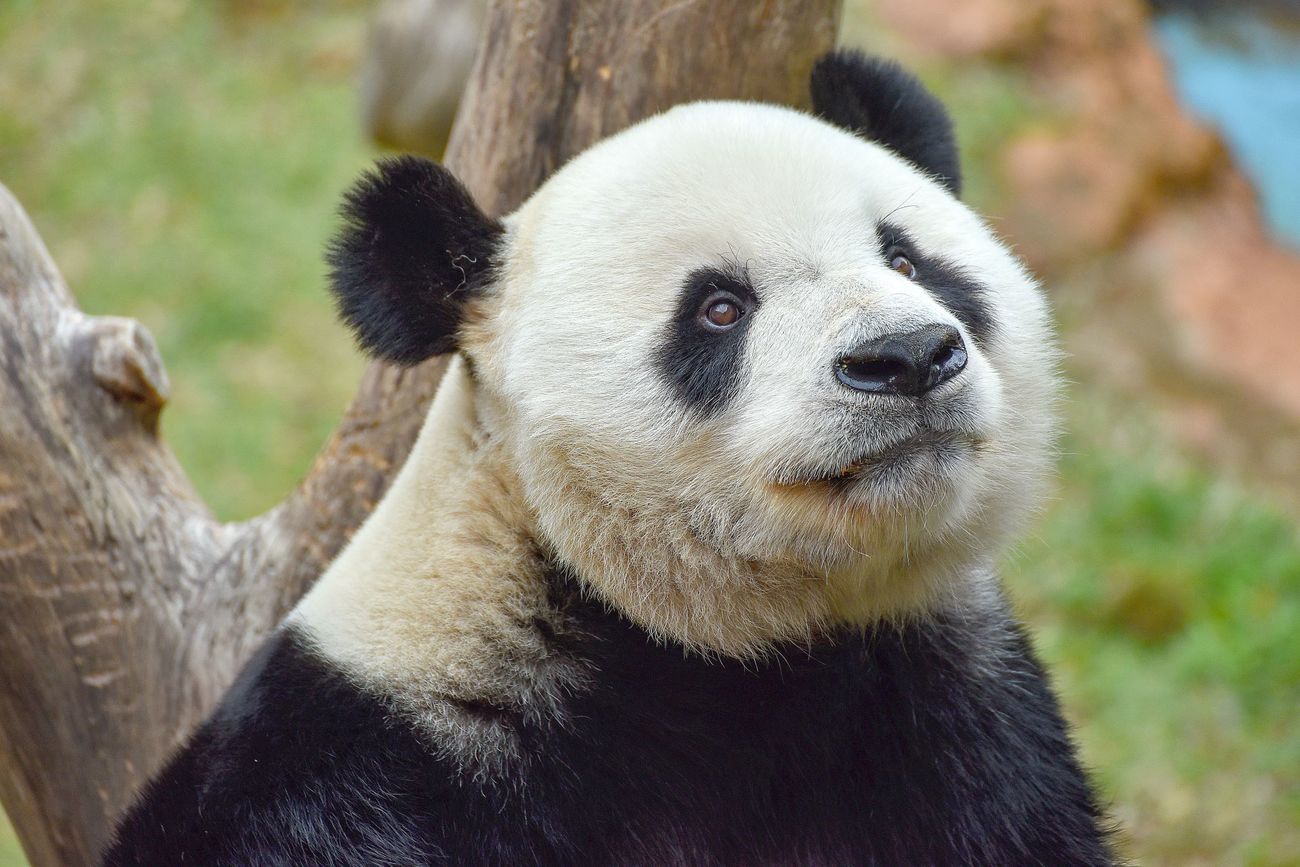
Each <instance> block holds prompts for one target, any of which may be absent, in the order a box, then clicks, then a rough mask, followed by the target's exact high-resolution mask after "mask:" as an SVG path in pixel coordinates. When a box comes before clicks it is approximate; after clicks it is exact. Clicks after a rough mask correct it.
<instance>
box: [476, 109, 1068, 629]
mask: <svg viewBox="0 0 1300 867" xmlns="http://www.w3.org/2000/svg"><path fill="white" fill-rule="evenodd" d="M885 218H888V219H889V220H890V221H891V222H893V223H895V224H898V225H901V226H902V227H904V228H905V229H906V230H907V231H908V233H909V234H910V235H911V236H912V237H913V238H915V239H916V241H917V242H918V243H919V244H920V245H921V246H922V247H923V248H924V249H925V251H926V252H928V253H934V254H937V255H940V256H942V257H944V258H946V259H948V260H951V261H954V262H956V263H958V264H959V265H961V267H963V268H964V269H966V270H967V271H969V272H971V273H972V274H974V275H975V276H976V277H977V278H978V279H979V280H980V282H982V283H983V284H985V285H986V286H988V287H989V288H990V290H991V296H992V297H991V298H990V299H989V303H990V305H991V307H992V318H993V319H994V321H995V323H996V328H995V331H996V339H995V340H994V341H992V343H991V345H988V346H985V347H982V348H977V347H976V346H975V343H974V341H973V340H972V339H971V337H970V335H965V338H966V343H967V346H968V347H969V348H970V360H969V363H968V366H967V368H966V370H965V372H964V373H963V374H962V375H961V376H959V377H958V378H957V379H955V380H953V381H952V382H951V383H948V384H945V385H944V386H942V387H941V388H940V389H939V390H937V391H936V392H935V393H934V394H933V395H931V396H930V398H931V399H930V401H929V403H930V404H931V407H930V409H928V410H926V411H924V412H923V413H919V414H918V413H916V412H913V411H910V410H909V411H906V412H905V411H902V410H900V409H899V405H898V400H897V399H894V398H880V397H872V396H863V395H860V394H857V393H853V392H851V391H849V390H848V389H845V388H844V387H843V386H842V385H840V384H839V383H838V382H836V381H835V379H834V377H833V376H832V375H831V371H832V369H833V365H834V361H835V359H836V358H838V357H839V356H840V355H842V354H843V353H844V352H845V351H846V350H848V349H849V348H851V347H852V346H853V345H855V344H856V343H857V342H858V341H860V340H862V339H865V338H868V337H871V336H875V335H880V334H884V333H889V332H896V331H900V330H905V329H907V328H910V327H915V326H918V325H922V324H928V323H946V324H949V325H952V326H954V327H957V328H959V329H961V326H960V323H959V322H958V321H957V320H956V318H955V317H954V316H953V315H952V314H951V313H950V312H948V311H947V310H945V309H944V308H943V306H942V305H941V304H940V303H939V302H938V301H937V300H935V299H934V298H933V297H932V296H931V295H930V294H929V293H927V292H926V291H925V289H923V288H922V287H921V286H919V285H917V284H916V283H913V282H911V281H908V280H907V279H906V278H904V277H903V276H901V275H899V274H897V273H895V272H894V271H892V270H891V269H889V268H888V267H887V264H886V263H885V262H884V261H883V260H882V257H881V252H880V245H879V241H878V239H877V238H876V235H875V230H876V225H877V223H878V222H879V221H880V220H882V219H885ZM507 226H508V233H509V244H508V248H507V254H506V257H505V267H504V270H503V274H504V276H503V279H502V285H501V287H500V289H501V292H500V297H499V298H498V299H497V300H496V301H495V302H494V306H492V307H491V308H490V309H488V310H486V311H485V312H484V313H483V315H482V319H481V323H480V325H479V326H477V327H476V328H474V329H472V330H471V332H470V334H469V335H468V336H467V339H466V341H465V343H466V346H467V349H468V351H469V353H470V354H471V355H472V357H474V359H475V361H476V366H477V369H479V370H481V371H482V375H483V380H484V383H485V393H486V395H487V396H488V397H489V399H490V402H491V404H492V407H493V409H492V417H493V419H494V424H495V425H496V427H497V428H498V429H499V431H500V433H501V435H503V436H504V437H505V438H506V439H508V440H509V441H510V442H511V443H512V447H513V454H514V458H513V460H514V464H515V468H516V471H517V472H518V473H519V475H520V477H521V479H522V481H523V483H524V488H525V492H526V495H527V498H528V501H529V504H530V505H531V506H532V508H533V510H534V511H535V512H536V514H537V516H538V519H539V523H540V527H541V531H542V534H543V536H544V537H545V538H546V539H547V540H548V541H549V542H550V543H551V544H552V545H553V546H554V547H555V549H556V551H557V552H558V553H559V554H560V555H561V556H562V557H564V558H565V559H566V560H568V561H569V562H571V563H573V564H574V565H576V566H577V567H578V569H579V571H580V572H581V574H582V575H583V577H584V578H585V579H586V580H587V581H588V582H589V583H590V585H591V586H592V587H593V588H594V589H595V590H596V591H597V592H598V593H600V594H601V595H602V596H603V597H604V598H606V599H607V600H608V601H609V602H611V603H612V604H614V605H615V606H616V607H618V608H619V609H621V610H623V611H625V612H627V613H629V614H630V615H631V616H632V617H634V618H635V619H637V620H638V621H639V622H641V623H642V624H643V625H645V626H647V627H649V628H651V629H652V630H654V631H656V632H658V633H660V634H662V635H664V636H667V637H671V638H675V639H678V640H682V641H685V642H687V643H688V644H694V645H696V646H700V647H703V648H708V649H712V650H717V651H721V652H725V653H734V654H742V655H743V654H746V653H752V652H761V649H762V647H763V646H765V645H767V644H769V643H770V642H772V641H773V640H775V639H779V638H801V637H804V636H806V635H808V634H809V633H810V632H812V631H814V630H816V629H818V628H820V627H823V626H827V625H832V624H833V623H835V622H843V621H849V622H865V621H870V620H872V619H876V618H879V617H886V616H894V615H899V614H907V613H910V612H914V611H919V610H924V609H927V608H929V607H932V606H933V605H935V604H939V601H940V600H941V599H943V598H945V597H947V596H950V595H951V592H952V591H953V590H954V582H956V583H957V584H960V583H961V582H962V581H964V580H967V576H969V575H973V574H976V571H977V570H973V569H972V568H971V567H972V565H974V564H977V563H980V562H982V561H985V560H987V559H988V558H990V557H991V556H992V555H993V554H994V553H995V552H996V551H997V550H998V549H999V548H1000V546H1001V545H1002V544H1003V543H1004V541H1005V539H1006V537H1007V536H1008V534H1009V533H1010V532H1011V531H1012V530H1013V529H1014V528H1015V527H1016V526H1017V525H1018V524H1019V519H1020V518H1021V517H1022V516H1023V514H1024V512H1025V511H1026V509H1027V508H1028V507H1029V506H1030V505H1031V504H1032V502H1033V501H1034V500H1035V499H1036V492H1037V488H1038V484H1039V480H1040V478H1041V477H1042V476H1043V475H1044V471H1045V468H1046V465H1047V454H1048V451H1049V446H1050V442H1051V436H1052V421H1051V415H1052V413H1051V401H1052V394H1053V381H1054V371H1053V364H1054V357H1055V349H1054V342H1053V339H1052V335H1051V332H1050V328H1049V325H1048V321H1047V314H1046V309H1045V306H1044V303H1043V300H1042V298H1041V296H1040V294H1039V292H1038V290H1037V288H1036V286H1035V285H1034V283H1033V281H1032V280H1031V279H1030V278H1029V276H1028V275H1027V274H1026V273H1025V271H1024V270H1023V268H1022V267H1021V266H1020V265H1019V263H1018V262H1017V261H1016V260H1015V259H1014V258H1013V257H1012V256H1011V254H1010V253H1009V252H1008V251H1007V250H1006V248H1005V247H1004V246H1002V245H1001V244H1000V243H999V242H998V241H997V240H996V238H994V236H993V235H992V234H991V232H990V231H989V230H988V228H987V227H986V226H985V225H984V224H983V223H982V222H981V221H980V220H979V219H978V218H977V217H976V216H975V215H974V214H973V213H971V211H969V210H968V209H967V208H966V207H965V206H963V205H962V204H961V203H960V202H958V201H956V200H955V199H953V198H952V196H951V195H949V194H948V192H947V191H946V190H945V189H944V188H942V187H941V186H939V185H938V184H936V183H935V182H934V181H932V180H931V179H930V178H929V177H927V176H926V175H924V174H923V173H921V172H919V171H917V170H916V169H915V168H914V167H912V166H911V165H910V164H908V163H906V162H905V161H903V160H901V159H899V158H898V157H897V156H896V155H894V154H893V153H892V152H890V151H888V150H886V149H885V148H883V147H880V146H877V145H875V144H871V143H868V142H865V141H863V140H861V139H859V138H857V137H855V136H853V135H850V134H848V133H846V132H844V131H843V130H840V129H838V128H835V127H833V126H830V125H828V124H825V123H822V122H820V121H817V120H814V119H812V118H810V117H809V116H807V115H805V114H801V113H798V112H794V111H790V110H787V109H782V108H776V107H772V106H764V105H755V104H741V103H698V104H694V105H689V106H684V107H681V108H677V109H674V110H672V111H670V112H668V113H666V114H664V115H661V116H659V117H656V118H654V119H651V120H649V121H647V122H645V123H642V124H640V125H638V126H636V127H633V128H632V129H629V130H627V131H625V132H624V133H622V134H620V135H618V136H615V137H613V138H611V139H609V140H607V141H605V142H603V143H602V144H600V145H598V146H596V147H595V148H593V149H591V150H590V151H588V152H587V153H585V154H583V155H582V156H580V157H578V158H577V159H575V160H574V161H573V162H571V163H570V164H569V165H567V166H566V167H565V168H564V169H563V170H561V171H560V172H559V173H558V174H557V175H556V176H555V177H553V178H552V179H551V180H550V181H548V182H547V184H546V185H545V186H544V187H543V188H542V189H541V190H540V191H539V192H538V193H537V194H536V195H535V196H534V197H533V198H532V199H530V200H529V201H528V202H527V203H526V204H525V205H524V206H523V207H522V208H521V209H520V210H519V211H518V212H517V213H516V214H514V215H513V216H512V217H510V218H509V219H508V221H507ZM705 265H712V266H719V267H727V266H731V267H740V268H743V269H744V270H745V272H746V273H747V274H748V275H749V277H750V279H751V280H752V281H753V283H754V285H755V286H756V287H757V290H758V293H759V296H760V298H761V305H760V307H759V309H758V311H757V312H756V314H754V315H755V320H754V322H753V323H752V324H751V326H750V330H749V333H748V335H747V337H746V342H747V355H746V358H745V365H744V366H745V382H744V387H743V389H742V391H741V393H740V395H739V397H738V398H737V399H736V400H735V401H734V402H733V403H732V405H731V408H730V409H729V410H728V411H726V412H725V413H723V414H722V415H721V416H719V417H718V418H715V419H712V420H709V421H707V422H699V421H697V420H695V419H693V418H692V417H691V416H690V415H689V414H688V413H687V412H685V411H684V410H683V409H682V408H681V407H680V406H679V405H677V404H676V403H675V402H674V400H673V398H672V394H671V392H670V390H669V389H668V388H667V387H666V384H665V383H664V382H663V380H662V378H661V376H660V374H659V372H658V370H657V369H656V366H655V364H654V363H653V360H652V359H653V354H654V352H655V351H656V350H657V349H658V347H659V346H660V345H661V343H662V342H663V341H664V340H665V339H666V333H667V326H668V321H669V318H670V316H671V315H672V311H673V310H674V309H675V306H676V301H677V297H678V294H679V292H680V291H681V287H682V284H683V282H684V280H685V278H686V276H687V275H688V274H689V273H690V272H692V271H694V270H695V269H697V268H700V267H701V266H705ZM936 424H937V425H939V426H941V427H950V428H952V429H955V430H958V431H960V432H961V433H962V434H964V435H967V436H968V437H969V439H970V440H971V441H972V442H973V443H976V444H978V448H969V449H961V448H958V449H955V450H949V451H948V453H946V454H945V455H937V454H929V455H924V454H923V455H919V456H916V458H915V459H914V460H913V461H912V462H911V464H910V465H909V466H907V467H903V468H900V469H899V470H898V471H897V472H893V473H889V474H885V475H884V476H883V477H882V478H881V480H880V482H879V483H878V484H875V485H859V486H858V488H857V489H856V490H855V491H854V492H853V494H852V495H851V496H849V497H844V498H832V497H829V496H828V495H827V493H826V491H824V490H821V489H817V488H815V487H812V486H803V488H799V487H798V486H793V487H791V486H779V485H777V486H774V482H777V481H780V480H782V479H785V478H788V477H791V476H793V475H796V474H799V473H800V472H805V473H806V472H809V471H813V470H819V471H821V472H833V471H834V470H835V469H836V468H837V467H840V466H842V465H844V464H845V463H848V462H849V461H851V460H852V459H853V458H854V457H856V456H857V455H859V454H861V453H862V452H863V451H864V450H871V449H875V448H881V447H885V446H887V445H889V444H891V443H894V442H897V441H898V440H899V439H900V438H903V437H906V436H908V435H911V434H914V433H917V432H918V431H919V430H922V429H923V428H924V427H925V426H927V425H936ZM956 589H957V590H958V591H960V587H957V588H956Z"/></svg>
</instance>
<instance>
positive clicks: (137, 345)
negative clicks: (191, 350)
mask: <svg viewBox="0 0 1300 867" xmlns="http://www.w3.org/2000/svg"><path fill="white" fill-rule="evenodd" d="M85 328H86V332H85V333H86V335H87V337H89V339H91V340H92V341H93V342H94V344H93V349H92V352H91V362H90V369H91V373H93V374H94V377H95V382H97V383H98V384H99V386H100V388H102V389H104V390H105V391H107V392H108V393H109V394H111V395H113V396H114V397H116V398H119V399H120V400H123V401H127V402H128V403H131V404H134V405H136V406H137V407H138V408H139V410H140V411H141V413H142V414H143V415H144V416H145V417H146V418H151V419H156V418H157V416H158V412H159V410H161V409H162V407H163V405H164V404H165V403H167V398H168V397H170V395H171V383H169V382H168V381H167V371H166V370H164V369H163V364H162V356H161V355H159V353H158V345H157V344H156V343H154V340H153V335H151V334H150V333H149V329H147V328H145V327H144V326H143V325H141V324H140V323H139V322H136V321H135V320H134V319H126V318H124V317H121V316H96V317H92V318H90V319H89V320H88V321H87V323H86V325H85Z"/></svg>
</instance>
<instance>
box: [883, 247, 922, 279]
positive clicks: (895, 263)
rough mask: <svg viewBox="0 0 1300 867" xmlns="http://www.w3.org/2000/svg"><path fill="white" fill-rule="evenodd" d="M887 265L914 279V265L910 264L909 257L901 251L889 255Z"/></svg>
mask: <svg viewBox="0 0 1300 867" xmlns="http://www.w3.org/2000/svg"><path fill="white" fill-rule="evenodd" d="M889 267H890V268H893V269H894V270H895V271H897V272H898V273H899V274H902V275H903V276H904V277H906V278H907V279H908V280H915V279H916V266H915V265H913V264H912V260H911V259H909V258H907V257H906V256H904V255H903V254H902V253H895V254H894V255H892V256H890V257H889Z"/></svg>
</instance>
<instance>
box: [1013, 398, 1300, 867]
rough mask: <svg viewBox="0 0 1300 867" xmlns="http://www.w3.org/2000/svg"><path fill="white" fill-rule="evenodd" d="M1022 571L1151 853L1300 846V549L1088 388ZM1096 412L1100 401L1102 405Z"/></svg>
mask: <svg viewBox="0 0 1300 867" xmlns="http://www.w3.org/2000/svg"><path fill="white" fill-rule="evenodd" d="M1073 400H1074V402H1075V405H1076V409H1075V411H1074V412H1073V413H1072V414H1071V419H1070V420H1071V430H1072V433H1071V435H1070V436H1069V437H1068V438H1067V440H1066V442H1065V444H1064V449H1065V454H1064V456H1063V459H1062V465H1061V476H1062V479H1061V486H1060V489H1059V491H1058V494H1057V496H1056V498H1055V500H1054V503H1053V505H1052V507H1051V509H1050V510H1049V512H1048V514H1047V515H1046V516H1045V519H1044V520H1043V521H1042V522H1041V523H1040V524H1039V527H1038V531H1037V533H1036V535H1035V536H1034V537H1032V538H1031V539H1030V540H1029V541H1027V542H1026V543H1024V544H1022V545H1021V546H1020V549H1019V553H1018V555H1017V556H1013V557H1012V558H1011V559H1010V562H1009V564H1008V569H1007V578H1008V583H1009V585H1010V587H1011V590H1012V593H1013V594H1014V596H1015V598H1016V600H1017V602H1018V603H1019V604H1020V607H1021V610H1022V611H1023V613H1024V615H1025V616H1026V618H1027V619H1028V620H1029V621H1030V622H1031V623H1032V625H1033V627H1034V630H1035V632H1036V635H1037V638H1038V645H1039V648H1040V650H1041V651H1042V653H1043V655H1044V656H1045V657H1046V659H1047V661H1048V663H1049V665H1050V666H1051V667H1052V669H1053V671H1054V672H1055V675H1056V677H1057V681H1058V685H1059V687H1060V689H1061V691H1062V693H1063V695H1064V697H1065V700H1066V704H1067V707H1068V709H1069V712H1070V716H1071V718H1072V719H1073V720H1074V721H1075V722H1076V723H1077V724H1078V725H1079V737H1080V740H1081V742H1082V745H1083V749H1084V754H1085V757H1086V759H1087V761H1088V762H1089V764H1090V765H1092V766H1093V767H1094V768H1095V769H1096V775H1097V779H1098V780H1099V782H1100V783H1101V785H1102V788H1103V790H1105V792H1106V793H1107V795H1108V796H1109V798H1110V799H1111V800H1112V802H1113V806H1114V808H1115V813H1116V815H1117V818H1118V819H1119V822H1120V824H1121V825H1122V826H1123V827H1124V828H1125V829H1126V830H1127V832H1128V833H1127V837H1128V842H1127V849H1128V851H1129V852H1130V853H1131V854H1132V855H1134V856H1136V857H1137V858H1138V859H1139V861H1140V862H1141V863H1144V864H1152V865H1154V864H1171V865H1173V864H1194V863H1205V864H1241V863H1249V864H1277V865H1282V864H1294V863H1296V861H1297V859H1298V858H1300V738H1297V736H1296V732H1298V731H1300V654H1297V653H1296V650H1295V647H1296V645H1295V636H1296V635H1297V634H1300V543H1298V542H1297V532H1296V526H1295V523H1294V522H1293V521H1291V520H1288V519H1287V518H1284V517H1283V516H1282V515H1280V514H1279V513H1278V512H1276V511H1274V510H1271V509H1270V508H1268V507H1267V506H1265V505H1263V504H1261V503H1259V502H1257V501H1255V500H1252V499H1251V498H1249V497H1248V496H1247V495H1246V494H1245V493H1244V492H1243V491H1241V490H1239V489H1235V488H1234V487H1233V486H1232V485H1230V484H1229V483H1227V482H1225V481H1222V480H1216V479H1214V478H1213V477H1212V476H1210V475H1209V474H1208V473H1207V472H1206V471H1205V470H1203V469H1201V468H1198V467H1197V466H1195V464H1194V463H1192V462H1191V461H1190V460H1188V459H1186V458H1184V457H1181V456H1179V455H1178V454H1177V453H1176V451H1175V450H1174V449H1173V448H1172V447H1171V446H1170V445H1169V444H1168V443H1167V442H1165V441H1163V439H1162V438H1161V436H1160V435H1159V433H1158V432H1157V431H1155V430H1153V429H1152V428H1150V427H1149V426H1146V425H1145V424H1143V423H1142V421H1141V420H1140V419H1139V420H1137V421H1136V422H1130V423H1128V424H1127V425H1124V424H1118V423H1117V422H1116V419H1122V418H1125V417H1131V416H1132V410H1131V408H1128V409H1126V408H1124V407H1122V406H1120V405H1119V404H1118V403H1116V402H1111V401H1107V400H1105V399H1104V398H1103V397H1101V396H1100V395H1098V394H1097V393H1096V392H1095V391H1094V392H1092V393H1086V392H1080V393H1076V394H1075V395H1074V396H1073ZM1087 408H1091V412H1089V411H1088V409H1087Z"/></svg>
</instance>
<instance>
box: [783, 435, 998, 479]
mask: <svg viewBox="0 0 1300 867" xmlns="http://www.w3.org/2000/svg"><path fill="white" fill-rule="evenodd" d="M981 444H982V440H980V439H979V438H978V437H975V436H972V435H971V434H969V433H965V432H961V431H952V430H927V431H922V432H920V433H916V434H912V435H911V436H907V437H903V438H902V439H899V440H896V441H895V442H892V443H889V444H888V445H886V446H883V447H880V448H875V449H872V450H870V451H867V452H863V453H862V454H860V455H858V456H857V457H855V458H853V459H852V460H850V461H849V462H848V463H845V464H842V465H840V466H839V467H838V468H836V469H834V470H831V471H830V472H824V471H814V472H811V473H807V474H799V475H796V476H793V477H790V476H787V477H784V478H781V479H778V480H777V484H778V485H779V486H781V487H801V486H807V485H833V486H836V487H839V486H843V485H847V484H849V483H852V482H854V481H856V480H857V479H859V478H862V477H864V476H866V475H869V474H870V473H871V471H873V470H876V469H879V468H882V467H886V466H889V465H891V464H893V463H894V462H896V461H899V460H902V459H904V458H906V457H908V456H910V455H913V454H915V453H916V452H919V451H934V450H941V451H945V452H949V453H951V452H953V451H958V450H969V449H977V448H979V447H980V445H981Z"/></svg>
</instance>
